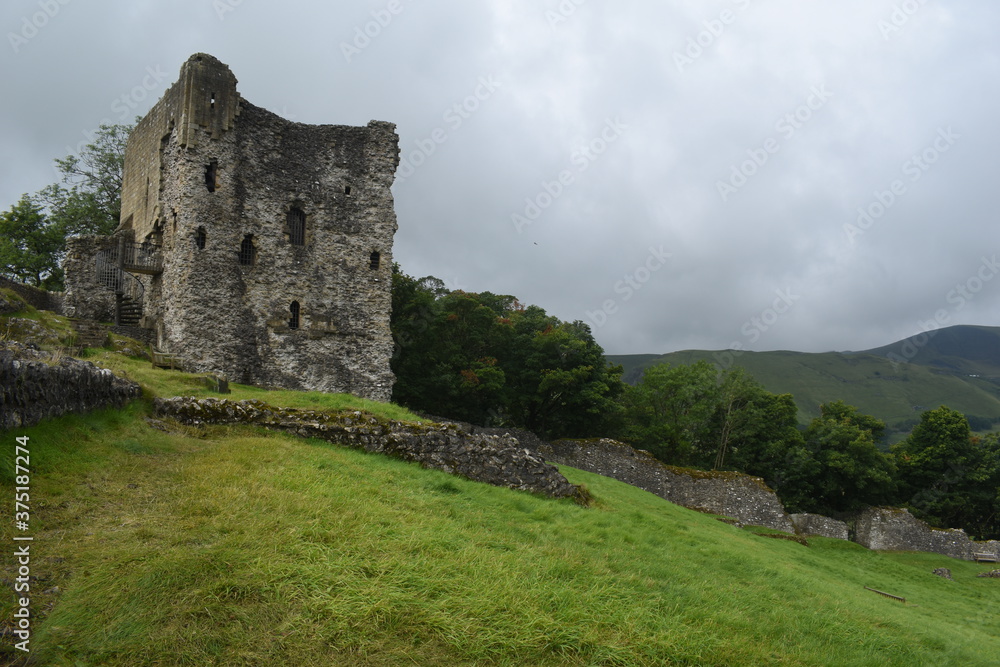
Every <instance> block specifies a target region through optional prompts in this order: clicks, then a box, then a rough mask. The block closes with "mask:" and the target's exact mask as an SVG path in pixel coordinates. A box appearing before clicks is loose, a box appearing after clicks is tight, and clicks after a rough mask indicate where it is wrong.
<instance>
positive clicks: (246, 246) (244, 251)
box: [239, 234, 257, 266]
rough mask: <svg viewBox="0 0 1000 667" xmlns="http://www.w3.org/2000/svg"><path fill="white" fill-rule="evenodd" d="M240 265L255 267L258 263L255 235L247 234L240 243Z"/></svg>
mask: <svg viewBox="0 0 1000 667" xmlns="http://www.w3.org/2000/svg"><path fill="white" fill-rule="evenodd" d="M239 259H240V264H241V265H242V266H253V265H254V263H255V262H256V261H257V248H255V247H254V245H253V234H247V235H246V236H244V237H243V242H242V243H240V254H239Z"/></svg>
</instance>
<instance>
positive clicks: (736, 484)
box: [537, 439, 795, 533]
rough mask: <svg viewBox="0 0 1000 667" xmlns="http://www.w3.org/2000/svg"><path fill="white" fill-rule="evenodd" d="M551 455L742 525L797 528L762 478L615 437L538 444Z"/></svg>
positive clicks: (540, 451) (551, 458) (556, 460)
mask: <svg viewBox="0 0 1000 667" xmlns="http://www.w3.org/2000/svg"><path fill="white" fill-rule="evenodd" d="M537 453H538V454H540V455H541V456H542V457H543V458H544V459H545V460H547V461H551V462H553V463H559V464H561V465H567V466H571V467H573V468H579V469H580V470H586V471H588V472H594V473H597V474H599V475H604V476H605V477H611V478H613V479H617V480H618V481H620V482H625V483H626V484H631V485H632V486H636V487H638V488H640V489H643V490H645V491H649V492H650V493H653V494H655V495H657V496H660V497H661V498H663V499H665V500H669V501H670V502H672V503H675V504H677V505H681V506H683V507H688V508H691V509H699V510H704V511H707V512H711V513H713V514H722V515H725V516H729V517H732V518H734V519H736V520H737V522H739V523H740V524H742V525H753V526H764V527H767V528H773V529H775V530H782V531H785V532H788V533H794V532H795V527H794V526H793V525H792V521H791V519H790V518H789V516H788V514H786V513H785V508H784V507H783V506H782V504H781V501H780V500H778V496H777V495H775V493H774V491H772V490H771V489H770V488H768V486H767V485H766V484H764V481H763V480H762V479H760V478H759V477H751V476H749V475H744V474H742V473H737V472H705V471H701V470H691V469H688V468H676V467H673V466H667V465H664V464H663V463H661V462H660V461H658V460H657V459H656V458H654V457H653V455H652V454H649V453H648V452H643V451H640V450H636V449H633V448H632V447H629V446H628V445H626V444H624V443H621V442H617V441H615V440H609V439H601V440H557V441H555V442H552V443H547V444H542V445H540V446H539V448H538V452H537Z"/></svg>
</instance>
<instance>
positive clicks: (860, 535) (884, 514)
mask: <svg viewBox="0 0 1000 667" xmlns="http://www.w3.org/2000/svg"><path fill="white" fill-rule="evenodd" d="M854 532H855V538H854V541H855V542H857V543H858V544H860V545H861V546H864V547H867V548H869V549H873V550H876V551H926V552H930V553H937V554H942V555H944V556H951V557H952V558H961V559H963V560H972V554H973V552H990V553H994V554H998V555H1000V551H998V549H1000V542H998V541H996V540H992V541H989V542H973V541H972V540H970V539H969V536H968V535H966V533H965V531H964V530H961V529H959V528H947V529H941V528H931V527H930V526H928V525H927V524H926V523H924V522H923V521H921V520H919V519H917V518H916V517H914V516H913V515H912V514H910V512H909V511H908V510H905V509H896V508H887V507H869V508H868V509H866V510H864V511H863V512H861V514H859V515H858V517H857V519H856V520H855V529H854Z"/></svg>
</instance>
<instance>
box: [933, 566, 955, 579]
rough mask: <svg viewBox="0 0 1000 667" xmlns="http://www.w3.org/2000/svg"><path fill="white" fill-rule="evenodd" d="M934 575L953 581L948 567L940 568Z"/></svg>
mask: <svg viewBox="0 0 1000 667" xmlns="http://www.w3.org/2000/svg"><path fill="white" fill-rule="evenodd" d="M934 574H936V575H937V576H939V577H943V578H945V579H952V576H951V570H949V569H948V568H946V567H939V568H936V569H935V570H934Z"/></svg>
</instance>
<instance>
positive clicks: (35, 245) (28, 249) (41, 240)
mask: <svg viewBox="0 0 1000 667" xmlns="http://www.w3.org/2000/svg"><path fill="white" fill-rule="evenodd" d="M63 245H64V238H63V234H62V230H61V229H59V227H58V226H57V225H54V224H52V222H51V221H50V220H49V219H48V218H47V217H46V215H45V213H44V211H43V210H42V206H41V205H40V204H38V203H37V202H35V201H34V200H32V199H31V197H29V196H28V195H26V194H25V195H21V199H20V201H18V203H17V204H15V205H14V206H12V207H11V208H10V210H9V211H5V212H4V213H0V273H2V274H3V275H4V276H6V277H7V278H10V279H11V280H16V281H18V282H23V283H30V284H32V285H34V286H35V287H43V288H46V289H58V288H59V287H60V286H61V285H62V269H61V268H60V267H59V261H60V259H61V253H62V248H63Z"/></svg>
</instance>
